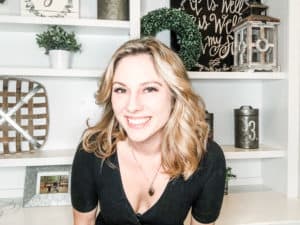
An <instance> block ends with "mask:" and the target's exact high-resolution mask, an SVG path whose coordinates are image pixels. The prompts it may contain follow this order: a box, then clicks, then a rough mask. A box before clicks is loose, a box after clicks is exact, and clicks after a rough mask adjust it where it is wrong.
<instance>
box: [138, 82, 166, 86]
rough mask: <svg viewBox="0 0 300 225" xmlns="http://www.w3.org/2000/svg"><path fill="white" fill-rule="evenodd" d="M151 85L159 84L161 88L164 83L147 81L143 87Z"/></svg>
mask: <svg viewBox="0 0 300 225" xmlns="http://www.w3.org/2000/svg"><path fill="white" fill-rule="evenodd" d="M149 84H157V85H159V86H163V85H162V83H161V82H159V81H146V82H143V83H142V84H141V85H143V86H145V85H149Z"/></svg>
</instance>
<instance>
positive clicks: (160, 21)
mask: <svg viewBox="0 0 300 225" xmlns="http://www.w3.org/2000/svg"><path fill="white" fill-rule="evenodd" d="M163 30H171V31H174V32H175V33H176V35H177V42H178V44H179V46H180V50H179V52H178V55H179V56H180V58H181V59H182V61H183V63H184V65H185V67H186V69H188V70H190V69H192V68H193V67H194V66H195V65H196V64H197V62H198V59H199V57H200V55H201V54H202V53H203V46H202V36H201V33H200V31H199V30H198V27H197V25H196V24H195V22H194V21H193V17H192V16H191V15H189V14H187V13H186V12H184V11H182V10H180V9H174V8H160V9H157V10H153V11H151V12H149V13H148V14H146V15H145V16H143V17H142V19H141V34H142V35H143V36H155V35H156V34H157V33H158V32H160V31H163Z"/></svg>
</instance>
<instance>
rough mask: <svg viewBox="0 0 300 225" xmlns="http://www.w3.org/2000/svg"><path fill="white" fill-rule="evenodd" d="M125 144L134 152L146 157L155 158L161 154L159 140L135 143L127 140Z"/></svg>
mask: <svg viewBox="0 0 300 225" xmlns="http://www.w3.org/2000/svg"><path fill="white" fill-rule="evenodd" d="M125 142H126V144H127V145H128V147H129V148H130V149H131V150H132V151H134V152H138V153H139V154H143V155H145V156H146V155H148V156H151V155H152V156H153V155H158V154H160V153H161V141H160V140H158V139H157V140H155V141H151V142H134V141H132V140H130V139H129V138H127V139H126V141H125Z"/></svg>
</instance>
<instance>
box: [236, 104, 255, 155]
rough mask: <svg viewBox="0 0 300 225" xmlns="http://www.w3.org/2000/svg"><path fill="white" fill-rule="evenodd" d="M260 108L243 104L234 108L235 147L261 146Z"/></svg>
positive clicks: (251, 147) (250, 147) (253, 147)
mask: <svg viewBox="0 0 300 225" xmlns="http://www.w3.org/2000/svg"><path fill="white" fill-rule="evenodd" d="M258 126H259V123H258V109H253V108H252V107H251V106H245V105H244V106H241V107H240V108H239V109H234V127H235V130H234V131H235V135H234V136H235V140H234V143H235V147H237V148H245V149H255V148H258V147H259V133H258Z"/></svg>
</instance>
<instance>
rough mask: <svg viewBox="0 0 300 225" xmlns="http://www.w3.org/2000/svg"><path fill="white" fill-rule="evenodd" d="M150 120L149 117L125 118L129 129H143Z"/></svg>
mask: <svg viewBox="0 0 300 225" xmlns="http://www.w3.org/2000/svg"><path fill="white" fill-rule="evenodd" d="M150 119H151V117H142V118H141V117H139V118H133V117H127V123H128V126H129V127H131V128H143V127H144V126H145V125H146V124H147V123H148V122H149V121H150Z"/></svg>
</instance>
